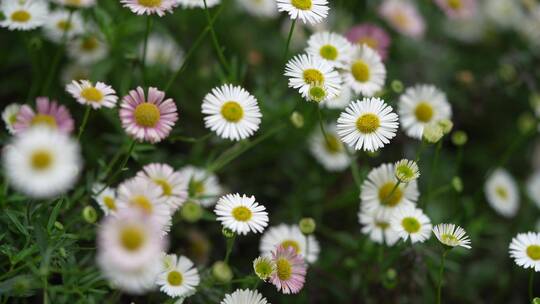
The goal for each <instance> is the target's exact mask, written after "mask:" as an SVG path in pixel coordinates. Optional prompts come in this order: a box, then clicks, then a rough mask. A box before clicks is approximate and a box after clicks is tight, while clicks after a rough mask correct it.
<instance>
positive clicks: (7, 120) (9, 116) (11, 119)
mask: <svg viewBox="0 0 540 304" xmlns="http://www.w3.org/2000/svg"><path fill="white" fill-rule="evenodd" d="M20 110H21V105H20V104H18V103H12V104H9V105H7V106H6V107H5V108H4V110H3V111H2V120H3V121H4V124H6V129H7V130H8V132H9V133H10V134H15V129H14V128H13V127H14V126H15V123H16V122H17V116H18V115H19V111H20Z"/></svg>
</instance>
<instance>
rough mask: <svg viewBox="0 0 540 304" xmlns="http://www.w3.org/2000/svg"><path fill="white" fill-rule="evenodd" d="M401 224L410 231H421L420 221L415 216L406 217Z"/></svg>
mask: <svg viewBox="0 0 540 304" xmlns="http://www.w3.org/2000/svg"><path fill="white" fill-rule="evenodd" d="M401 226H403V229H405V231H407V232H408V233H416V232H418V231H420V222H419V221H418V220H417V219H416V218H414V217H406V218H404V219H403V220H402V221H401Z"/></svg>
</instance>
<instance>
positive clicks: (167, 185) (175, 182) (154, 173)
mask: <svg viewBox="0 0 540 304" xmlns="http://www.w3.org/2000/svg"><path fill="white" fill-rule="evenodd" d="M137 176H141V177H144V178H146V179H149V180H150V181H152V182H153V183H154V184H156V185H158V186H160V187H161V190H162V193H161V196H162V197H164V198H166V200H165V202H166V204H167V205H168V206H169V208H170V209H171V212H173V213H174V211H176V210H177V209H178V208H179V207H180V206H182V204H183V203H184V202H185V201H186V199H187V198H188V183H189V179H188V178H186V177H185V176H184V175H182V174H181V173H180V172H178V171H174V169H173V168H172V167H171V166H169V165H167V164H157V163H153V164H149V165H146V166H144V167H143V169H142V171H139V173H137Z"/></svg>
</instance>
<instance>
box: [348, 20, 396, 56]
mask: <svg viewBox="0 0 540 304" xmlns="http://www.w3.org/2000/svg"><path fill="white" fill-rule="evenodd" d="M345 37H347V39H349V41H350V42H351V43H356V44H359V45H362V44H365V45H367V46H369V47H370V48H372V49H374V50H375V51H377V53H379V55H380V56H381V58H382V59H386V57H387V56H388V48H389V47H390V42H391V40H390V35H388V33H386V31H385V30H384V29H382V28H381V27H379V26H377V25H374V24H370V23H362V24H358V25H355V26H353V27H352V28H350V29H349V30H348V31H347V33H346V34H345Z"/></svg>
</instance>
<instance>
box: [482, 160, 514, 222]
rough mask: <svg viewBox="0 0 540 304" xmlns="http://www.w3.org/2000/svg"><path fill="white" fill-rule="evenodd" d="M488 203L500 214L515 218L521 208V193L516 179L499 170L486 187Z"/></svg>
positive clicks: (494, 173)
mask: <svg viewBox="0 0 540 304" xmlns="http://www.w3.org/2000/svg"><path fill="white" fill-rule="evenodd" d="M484 193H485V195H486V199H487V201H488V203H489V204H490V205H491V207H493V209H495V211H497V212H498V213H499V214H501V215H503V216H505V217H513V216H514V215H516V213H517V211H518V208H519V192H518V188H517V185H516V182H515V181H514V178H513V177H512V176H511V175H510V174H509V173H508V172H507V171H506V170H504V169H502V168H498V169H496V170H495V171H493V173H492V174H491V175H490V176H489V178H488V179H487V181H486V184H485V185H484Z"/></svg>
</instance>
